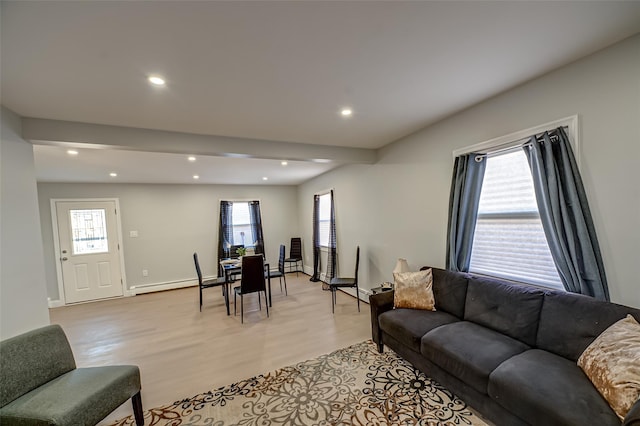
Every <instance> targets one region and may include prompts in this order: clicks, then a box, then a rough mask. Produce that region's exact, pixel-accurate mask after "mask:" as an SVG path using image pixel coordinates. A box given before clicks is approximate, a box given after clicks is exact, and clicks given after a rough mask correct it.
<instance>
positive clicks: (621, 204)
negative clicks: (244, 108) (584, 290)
mask: <svg viewBox="0 0 640 426" xmlns="http://www.w3.org/2000/svg"><path fill="white" fill-rule="evenodd" d="M638 52H640V35H636V36H634V37H632V38H629V39H627V40H624V41H623V42H621V43H618V44H617V45H614V46H612V47H610V48H608V49H605V50H603V51H600V52H598V53H596V54H594V55H592V56H590V57H587V58H585V59H582V60H580V61H577V62H575V63H573V64H570V65H568V66H566V67H564V68H561V69H559V70H556V71H554V72H552V73H549V74H547V75H545V76H543V77H541V78H538V79H536V80H533V81H531V82H529V83H527V84H524V85H522V86H519V87H517V88H514V89H512V90H510V91H508V92H506V93H503V94H501V95H499V96H496V97H494V98H492V99H490V100H488V101H485V102H483V103H481V104H478V105H476V106H474V107H472V108H469V109H467V110H465V111H463V112H461V113H459V114H456V115H454V116H452V117H450V118H448V119H446V120H443V121H441V122H439V123H437V124H435V125H432V126H430V127H427V128H425V129H423V130H421V131H419V132H417V133H415V134H413V135H411V136H409V137H406V138H404V139H402V140H400V141H398V142H396V143H394V144H391V145H389V146H387V147H385V148H383V149H382V150H381V151H380V152H379V158H378V162H377V163H376V164H375V165H371V166H364V165H363V166H345V167H342V168H340V169H337V170H334V171H332V172H329V173H327V174H325V175H322V176H320V177H319V178H316V179H314V180H312V181H309V182H307V183H305V184H303V185H301V186H300V187H299V197H298V202H299V206H298V208H299V210H300V217H301V231H302V235H303V239H304V244H305V247H304V248H305V252H306V253H308V254H310V253H311V235H312V232H311V231H312V227H311V218H312V208H313V194H314V193H315V192H318V191H321V190H324V189H327V188H334V189H335V200H336V222H337V234H338V235H337V240H338V252H339V254H338V256H339V263H340V265H341V267H340V272H341V273H343V274H348V273H350V271H351V268H352V264H353V260H352V258H353V250H354V248H355V246H356V245H358V244H359V245H360V246H361V250H362V253H361V255H363V257H362V258H361V265H362V266H361V275H360V279H361V283H362V286H363V287H365V288H368V287H374V286H377V285H379V284H380V283H381V282H382V281H385V280H390V279H391V275H392V274H391V270H392V269H393V267H394V265H395V261H396V259H397V258H398V257H406V258H407V259H408V261H409V265H410V266H411V267H412V269H417V268H419V267H420V266H422V265H431V266H436V267H444V265H445V241H446V235H445V234H446V228H447V210H448V202H449V190H450V185H451V173H452V167H453V157H452V152H453V150H455V149H458V148H462V147H466V146H469V145H472V144H475V143H479V142H483V141H486V140H489V139H492V138H496V137H499V136H503V135H507V134H510V133H513V132H516V131H519V130H524V129H527V128H530V127H533V126H536V125H540V124H544V123H547V122H550V121H553V120H556V119H559V118H564V117H567V116H571V115H574V114H578V115H579V119H580V126H581V129H580V130H581V135H582V139H581V144H582V145H581V151H580V155H581V158H580V160H581V173H582V178H583V181H584V185H585V188H586V191H587V196H588V199H589V203H590V207H591V213H592V215H593V217H594V222H595V226H596V231H597V234H598V239H599V241H600V248H601V250H602V255H603V258H604V263H605V269H606V273H607V278H608V281H609V290H610V293H611V299H612V301H614V302H618V303H622V304H625V305H630V306H634V307H640V280H638V278H637V277H638V265H640V223H639V222H640V188H639V185H638V182H640V177H639V176H638V174H639V173H640V54H638ZM309 257H310V256H309ZM305 260H307V262H305V263H306V264H308V265H310V262H309V261H308V260H310V259H305ZM345 268H346V269H345Z"/></svg>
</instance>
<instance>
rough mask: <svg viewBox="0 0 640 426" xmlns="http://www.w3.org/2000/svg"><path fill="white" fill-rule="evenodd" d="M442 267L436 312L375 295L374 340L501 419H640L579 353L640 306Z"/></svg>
mask: <svg viewBox="0 0 640 426" xmlns="http://www.w3.org/2000/svg"><path fill="white" fill-rule="evenodd" d="M432 269H433V292H434V296H435V301H436V310H435V311H424V310H414V309H393V291H388V292H384V293H379V294H375V295H372V296H370V307H371V328H372V337H373V340H374V341H375V342H376V343H377V344H378V349H379V350H380V351H381V352H382V350H383V347H384V345H386V346H388V347H389V348H391V349H393V350H394V351H395V352H396V353H398V354H399V355H401V356H402V357H403V358H405V359H406V360H408V361H409V362H411V363H412V364H413V365H414V366H415V367H417V368H418V369H420V370H421V371H423V372H424V373H425V374H427V375H428V376H429V377H432V378H434V379H435V380H437V381H438V382H440V383H441V384H442V385H444V386H445V387H446V388H448V389H449V390H450V391H452V392H453V393H454V394H456V395H457V396H458V397H460V398H462V399H463V400H464V401H465V402H467V403H468V404H469V405H470V406H471V407H473V408H474V409H476V410H477V411H478V412H480V413H481V414H482V415H483V416H484V417H485V418H487V419H488V420H490V421H492V422H494V423H495V424H496V425H499V426H502V425H508V426H511V425H545V426H553V425H579V426H585V425H597V426H606V425H618V426H619V425H620V424H621V423H622V424H623V425H625V426H631V425H633V426H640V400H638V401H637V402H636V403H635V405H633V407H632V409H631V411H630V412H629V413H628V415H627V417H626V418H625V419H624V421H623V422H621V421H620V419H619V418H618V417H617V416H616V414H615V413H614V412H613V410H612V409H611V408H610V407H609V405H608V404H607V402H606V401H605V399H604V398H603V397H602V396H601V395H600V394H599V393H598V391H597V390H596V388H595V387H594V386H593V385H592V383H591V382H590V381H589V379H588V378H587V376H586V375H585V374H584V373H583V371H582V370H581V369H580V367H579V366H578V365H577V363H576V361H577V359H578V358H579V357H580V354H581V353H582V352H583V351H584V349H585V348H586V347H587V346H588V345H589V344H590V343H591V342H592V341H593V340H594V339H595V338H596V337H597V336H598V335H599V334H600V333H601V332H602V331H604V330H605V329H606V328H607V327H609V326H610V325H611V324H613V323H615V322H616V321H618V320H620V319H622V318H624V317H625V316H626V315H627V314H631V315H633V316H634V318H635V319H636V320H638V321H640V310H639V309H634V308H630V307H626V306H622V305H617V304H613V303H607V302H601V301H597V300H595V299H593V298H590V297H586V296H581V295H576V294H572V293H565V292H560V291H552V290H543V289H539V288H535V287H530V286H524V285H517V284H513V283H509V282H506V281H501V280H498V279H488V278H483V277H478V276H473V275H470V274H464V273H455V272H450V271H445V270H442V269H437V268H432Z"/></svg>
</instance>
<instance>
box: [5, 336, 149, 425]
mask: <svg viewBox="0 0 640 426" xmlns="http://www.w3.org/2000/svg"><path fill="white" fill-rule="evenodd" d="M140 388H141V387H140V370H139V369H138V367H137V366H134V365H119V366H105V367H91V368H76V363H75V360H74V358H73V352H72V351H71V346H70V345H69V341H68V340H67V336H66V335H65V334H64V331H63V330H62V328H61V327H60V326H59V325H49V326H46V327H42V328H38V329H36V330H32V331H30V332H27V333H24V334H21V335H18V336H15V337H12V338H10V339H7V340H3V341H2V342H0V424H2V425H3V426H4V425H7V426H8V425H74V426H75V425H95V424H97V423H98V422H100V421H101V420H102V419H104V418H105V417H106V416H108V415H109V414H110V413H111V412H112V411H113V410H115V409H116V408H118V407H119V406H120V405H122V404H123V403H124V402H126V401H127V400H128V399H129V398H131V401H132V404H133V412H134V416H135V419H136V424H137V425H143V424H144V420H143V418H142V399H141V396H140Z"/></svg>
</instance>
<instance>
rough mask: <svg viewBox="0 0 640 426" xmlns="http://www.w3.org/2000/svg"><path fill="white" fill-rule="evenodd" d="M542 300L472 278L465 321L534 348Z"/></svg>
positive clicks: (525, 289)
mask: <svg viewBox="0 0 640 426" xmlns="http://www.w3.org/2000/svg"><path fill="white" fill-rule="evenodd" d="M543 298H544V292H543V291H542V290H539V289H536V288H533V287H529V286H526V285H518V284H512V283H508V282H506V281H502V280H499V279H493V278H483V277H475V276H471V277H470V278H469V286H468V289H467V301H466V304H465V310H464V319H465V320H467V321H472V322H475V323H476V324H480V325H483V326H485V327H489V328H491V329H493V330H496V331H498V332H500V333H502V334H506V335H507V336H509V337H513V338H514V339H518V340H520V341H521V342H524V343H526V344H527V345H530V346H533V345H534V344H535V342H536V334H537V332H538V320H539V318H540V309H541V307H542V300H543ZM436 300H437V298H436Z"/></svg>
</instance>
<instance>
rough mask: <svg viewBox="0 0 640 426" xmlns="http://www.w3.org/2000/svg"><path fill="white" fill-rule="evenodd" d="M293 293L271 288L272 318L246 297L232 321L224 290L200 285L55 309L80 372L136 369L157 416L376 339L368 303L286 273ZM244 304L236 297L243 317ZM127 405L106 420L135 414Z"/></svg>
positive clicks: (53, 319) (144, 399)
mask: <svg viewBox="0 0 640 426" xmlns="http://www.w3.org/2000/svg"><path fill="white" fill-rule="evenodd" d="M287 284H288V289H289V295H288V296H285V295H284V293H281V292H280V286H279V283H278V280H277V279H275V280H272V288H273V308H270V309H269V314H270V318H267V315H266V310H265V307H264V300H263V301H262V303H263V305H262V310H261V311H260V310H258V303H257V295H255V294H253V295H248V296H245V318H244V320H245V322H244V324H240V313H239V312H238V316H234V315H233V299H232V300H231V316H227V315H226V309H225V306H224V298H223V297H222V294H221V290H220V288H211V289H206V290H205V291H204V304H203V308H202V313H200V312H199V310H198V289H197V287H192V288H186V289H180V290H172V291H165V292H159V293H150V294H144V295H139V296H135V297H127V298H121V299H113V300H107V301H101V302H95V303H87V304H81V305H75V306H66V307H62V308H56V309H51V311H50V314H51V323H54V324H60V325H61V326H62V327H63V329H64V330H65V332H66V334H67V336H68V338H69V341H70V342H71V346H72V348H73V352H74V355H75V357H76V363H77V365H78V367H90V366H100V365H113V364H135V365H138V366H139V367H140V370H141V375H142V403H143V407H144V408H145V409H150V408H153V407H157V406H160V405H164V404H169V403H172V402H174V401H176V400H179V399H182V398H187V397H191V396H193V395H196V394H198V393H201V392H205V391H208V390H210V389H214V388H216V387H219V386H224V385H227V384H231V383H234V382H237V381H239V380H242V379H245V378H248V377H252V376H255V375H258V374H261V373H266V372H268V371H272V370H275V369H277V368H280V367H284V366H287V365H291V364H295V363H297V362H299V361H304V360H306V359H310V358H314V357H316V356H318V355H321V354H324V353H328V352H331V351H333V350H335V349H339V348H342V347H346V346H349V345H351V344H354V343H358V342H362V341H364V340H366V339H369V338H371V328H370V320H369V318H370V315H369V305H367V304H365V303H362V302H361V303H360V309H361V312H360V313H358V309H357V306H356V300H355V299H354V298H353V297H351V296H349V295H347V294H345V293H342V292H338V300H337V305H336V312H335V314H334V315H332V314H331V294H330V293H329V292H327V291H322V289H321V286H320V284H319V283H312V282H310V281H309V276H307V275H304V274H300V276H299V277H296V274H295V273H293V274H287ZM239 308H240V300H239V299H238V310H239ZM131 413H132V411H131V405H130V402H127V403H126V404H124V405H123V406H121V407H120V408H119V409H118V410H116V411H115V412H114V413H113V414H112V415H110V416H109V417H108V418H107V419H106V420H113V419H116V418H121V417H124V416H128V415H129V414H131Z"/></svg>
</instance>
